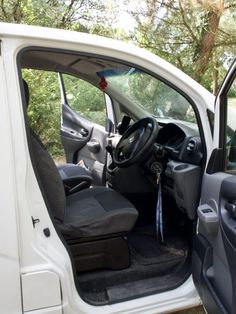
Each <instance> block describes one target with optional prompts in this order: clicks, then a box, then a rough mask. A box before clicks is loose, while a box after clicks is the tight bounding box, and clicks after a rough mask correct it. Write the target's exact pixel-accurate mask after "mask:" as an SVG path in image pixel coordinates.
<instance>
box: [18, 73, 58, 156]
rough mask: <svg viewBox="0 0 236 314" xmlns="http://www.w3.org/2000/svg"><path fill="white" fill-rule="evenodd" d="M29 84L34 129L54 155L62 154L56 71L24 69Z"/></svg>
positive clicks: (30, 110) (30, 120)
mask: <svg viewBox="0 0 236 314" xmlns="http://www.w3.org/2000/svg"><path fill="white" fill-rule="evenodd" d="M23 78H24V79H25V81H26V82H27V83H28V85H29V94H30V102H29V106H28V118H29V123H30V126H31V127H32V129H33V130H34V131H35V132H36V134H37V135H38V136H39V137H40V138H41V140H42V142H43V144H44V145H45V147H46V148H47V149H48V151H49V152H50V153H51V154H52V155H53V156H61V155H62V153H63V148H62V145H61V141H60V126H61V99H60V90H59V85H58V80H57V75H56V73H53V72H45V71H39V70H23Z"/></svg>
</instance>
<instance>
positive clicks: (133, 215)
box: [26, 95, 138, 241]
mask: <svg viewBox="0 0 236 314" xmlns="http://www.w3.org/2000/svg"><path fill="white" fill-rule="evenodd" d="M26 98H27V95H26ZM29 137H30V152H31V156H32V157H33V158H32V161H33V163H34V165H35V169H36V175H37V178H38V181H39V184H40V188H41V190H42V194H43V196H44V199H45V202H46V204H47V207H48V208H49V210H50V211H51V214H52V216H53V217H54V219H55V221H56V223H57V226H58V228H59V229H60V230H61V232H62V234H63V235H64V236H65V237H69V238H70V239H73V238H78V237H80V238H83V239H84V241H87V239H88V238H90V237H101V236H104V235H106V236H108V237H109V234H112V235H114V234H125V233H127V232H129V231H130V230H131V229H132V228H133V226H134V224H135V222H136V219H137V217H138V212H137V210H136V209H135V208H134V206H133V205H132V204H131V203H130V202H129V201H128V200H127V199H126V198H125V197H123V196H122V195H120V194H119V193H117V192H115V191H113V190H112V189H109V188H106V187H96V188H90V189H85V190H83V191H80V192H77V193H75V194H73V195H71V196H68V197H66V196H65V192H64V187H63V184H62V180H61V177H60V175H59V172H58V169H57V167H56V165H55V163H54V161H53V160H52V158H51V156H50V155H49V154H48V152H47V150H46V149H45V148H44V146H43V144H42V143H41V141H40V139H39V138H38V137H37V135H35V133H34V132H33V131H32V130H31V129H30V134H29Z"/></svg>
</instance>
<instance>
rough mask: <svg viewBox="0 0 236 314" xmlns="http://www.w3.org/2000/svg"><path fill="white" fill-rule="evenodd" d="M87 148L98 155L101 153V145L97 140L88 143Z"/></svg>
mask: <svg viewBox="0 0 236 314" xmlns="http://www.w3.org/2000/svg"><path fill="white" fill-rule="evenodd" d="M87 147H88V149H89V150H90V152H92V153H94V154H97V153H98V152H99V151H100V148H101V146H100V144H99V143H98V142H97V141H95V140H91V141H89V142H88V143H87Z"/></svg>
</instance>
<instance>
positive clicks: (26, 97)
mask: <svg viewBox="0 0 236 314" xmlns="http://www.w3.org/2000/svg"><path fill="white" fill-rule="evenodd" d="M23 85H24V92H25V100H26V108H28V106H29V86H28V84H27V82H26V81H25V80H24V79H23Z"/></svg>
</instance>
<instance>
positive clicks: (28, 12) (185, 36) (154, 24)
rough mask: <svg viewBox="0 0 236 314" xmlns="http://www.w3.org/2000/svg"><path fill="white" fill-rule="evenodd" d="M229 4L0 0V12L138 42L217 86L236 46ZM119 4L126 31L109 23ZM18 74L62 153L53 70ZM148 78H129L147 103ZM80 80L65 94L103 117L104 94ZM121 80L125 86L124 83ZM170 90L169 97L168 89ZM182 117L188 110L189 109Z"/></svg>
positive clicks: (90, 114)
mask: <svg viewBox="0 0 236 314" xmlns="http://www.w3.org/2000/svg"><path fill="white" fill-rule="evenodd" d="M235 8H236V2H235V0H142V1H136V0H114V1H106V0H2V1H0V20H1V21H5V22H13V23H24V24H31V25H40V26H48V27H56V28H63V29H71V30H75V31H82V32H90V33H94V34H98V35H103V36H107V37H112V38H117V39H123V40H130V41H133V42H136V43H137V44H138V45H139V46H141V47H145V48H147V49H149V50H151V51H152V52H154V53H155V54H157V55H159V56H160V57H163V58H164V59H166V60H167V61H169V62H171V63H172V64H174V65H176V66H177V67H178V68H180V69H181V70H183V71H184V72H186V73H187V74H189V75H190V76H191V77H193V78H194V79H196V80H197V81H198V82H200V83H201V84H202V85H204V86H205V87H206V88H207V89H208V90H210V91H212V92H213V93H216V92H217V89H218V86H219V85H220V82H221V81H222V79H223V77H224V75H225V72H226V68H227V67H228V65H229V64H230V62H231V61H232V59H233V57H234V56H235V54H236V24H235V17H236V10H235ZM122 10H123V11H125V10H126V11H127V12H128V13H129V16H130V19H134V20H135V23H134V24H135V28H134V29H133V31H132V30H131V31H130V30H129V31H127V29H126V25H125V26H124V27H123V28H119V27H114V26H113V25H114V24H115V22H116V21H117V17H118V16H119V14H120V13H121V11H122ZM128 22H129V21H128V20H127V23H128ZM24 77H25V78H26V80H27V81H28V83H29V85H30V90H31V102H30V106H29V119H30V123H31V125H32V127H33V128H34V129H35V130H37V133H38V134H39V136H40V137H41V138H42V140H43V143H44V144H45V145H46V147H47V148H48V149H49V150H50V151H51V152H52V153H53V154H54V155H57V154H61V153H62V147H61V145H60V138H59V128H60V93H59V90H58V83H57V77H56V75H55V74H52V73H42V72H38V73H37V71H33V70H27V71H24ZM146 83H147V86H146V89H142V87H143V85H142V84H143V82H142V81H138V80H136V81H135V80H134V78H130V80H129V86H130V87H131V86H133V87H134V86H135V85H137V87H139V86H140V88H141V89H140V90H142V91H143V93H139V95H135V93H137V90H138V89H137V88H133V89H131V93H132V97H136V98H137V97H141V98H142V101H143V104H144V102H145V100H147V99H148V101H147V102H146V104H145V105H146V106H147V107H150V108H149V109H150V110H152V109H153V108H154V107H153V104H154V99H155V97H154V96H153V99H152V100H151V99H149V98H148V96H149V93H148V91H149V89H152V88H153V86H152V82H151V81H150V82H148V81H146ZM85 85H86V84H85V83H84V84H83V83H82V84H80V90H78V91H77V94H76V93H75V95H74V96H73V99H71V100H70V101H71V104H72V106H75V109H76V110H78V112H80V114H82V115H84V117H87V118H90V119H92V120H95V121H97V122H98V123H101V124H104V114H105V113H104V105H103V100H102V97H100V96H98V94H97V92H95V91H91V92H88V90H86V86H85ZM49 86H50V88H49ZM76 88H78V87H76V86H75V92H76ZM120 88H125V85H123V86H120ZM164 90H165V87H164V85H163V86H161V85H158V86H156V89H155V91H154V90H153V95H155V93H160V92H162V91H164ZM80 93H81V94H80ZM79 94H80V97H79ZM81 95H83V96H82V98H81ZM166 95H168V93H166V94H165V97H166ZM165 97H164V98H162V99H163V101H162V104H160V106H159V108H162V113H163V114H165V111H166V110H169V109H170V107H168V106H167V105H166V104H167V101H166V100H165ZM168 97H171V96H170V94H169V95H168ZM141 98H140V99H141ZM91 99H93V101H91ZM158 101H160V97H159V98H158ZM169 102H170V101H169ZM88 103H90V105H91V106H90V107H88V106H87V104H88ZM185 111H186V110H185ZM183 114H184V110H183V111H182V113H177V112H176V111H175V113H174V115H175V116H176V117H180V115H182V116H183ZM188 119H191V117H190V116H188Z"/></svg>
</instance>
